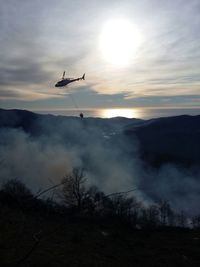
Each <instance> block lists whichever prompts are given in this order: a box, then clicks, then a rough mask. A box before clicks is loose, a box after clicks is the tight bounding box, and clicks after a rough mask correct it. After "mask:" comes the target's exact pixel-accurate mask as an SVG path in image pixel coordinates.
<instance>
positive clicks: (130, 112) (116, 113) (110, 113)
mask: <svg viewBox="0 0 200 267" xmlns="http://www.w3.org/2000/svg"><path fill="white" fill-rule="evenodd" d="M101 117H103V118H113V117H125V118H137V117H138V114H137V111H136V110H135V109H129V108H127V109H126V108H119V109H102V110H101Z"/></svg>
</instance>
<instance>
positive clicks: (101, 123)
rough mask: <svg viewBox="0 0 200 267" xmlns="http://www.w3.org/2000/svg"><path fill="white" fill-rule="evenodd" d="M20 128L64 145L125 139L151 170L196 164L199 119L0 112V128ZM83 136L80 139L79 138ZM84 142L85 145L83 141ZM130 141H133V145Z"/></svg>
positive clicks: (199, 144) (19, 111)
mask: <svg viewBox="0 0 200 267" xmlns="http://www.w3.org/2000/svg"><path fill="white" fill-rule="evenodd" d="M2 127H6V128H20V129H22V130H23V131H25V132H27V133H29V134H30V135H31V136H34V137H36V138H37V136H51V137H52V136H53V137H56V138H57V139H62V140H64V141H65V142H66V143H67V142H70V143H74V144H76V145H77V144H79V145H81V146H82V147H83V146H87V145H88V140H90V139H93V140H94V139H95V138H97V139H104V138H105V139H106V140H107V142H112V144H113V143H114V142H116V145H118V144H119V142H120V141H121V140H123V139H125V138H126V139H127V137H128V142H129V143H128V145H129V144H130V147H131V146H132V147H134V145H135V143H134V142H135V137H137V139H138V140H139V143H140V155H141V156H142V158H143V159H144V160H145V161H147V162H149V163H151V164H152V165H154V166H160V164H162V163H163V162H173V163H183V164H184V165H186V166H187V165H191V164H199V163H200V158H199V147H200V116H187V115H183V116H176V117H167V118H158V119H151V120H140V119H128V118H122V117H117V118H111V119H103V118H84V119H83V120H81V119H80V118H79V117H67V116H55V115H50V114H48V115H41V114H36V113H33V112H30V111H26V110H17V109H13V110H4V109H0V128H2ZM82 136H84V138H82ZM85 140H87V142H86V141H85ZM133 140H134V141H133Z"/></svg>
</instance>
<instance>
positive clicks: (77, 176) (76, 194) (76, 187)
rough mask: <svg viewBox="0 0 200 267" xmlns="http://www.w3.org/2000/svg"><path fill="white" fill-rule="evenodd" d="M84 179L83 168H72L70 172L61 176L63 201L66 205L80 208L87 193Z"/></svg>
mask: <svg viewBox="0 0 200 267" xmlns="http://www.w3.org/2000/svg"><path fill="white" fill-rule="evenodd" d="M86 180H87V179H86V178H85V173H84V169H83V168H74V169H73V170H72V173H70V174H67V175H66V176H65V177H64V178H63V180H62V183H63V189H62V193H63V196H64V202H65V204H66V205H67V206H68V207H74V208H77V209H78V211H81V210H82V208H83V204H84V200H85V199H86V195H87V191H86V188H85V182H86Z"/></svg>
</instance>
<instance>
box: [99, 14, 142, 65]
mask: <svg viewBox="0 0 200 267" xmlns="http://www.w3.org/2000/svg"><path fill="white" fill-rule="evenodd" d="M141 41H142V36H141V33H140V31H139V29H138V28H137V27H136V25H134V24H133V23H131V22H130V21H129V20H127V19H114V20H110V21H107V22H106V23H105V24H104V26H103V29H102V32H101V34H100V49H101V52H102V54H103V57H104V59H105V60H106V61H107V62H108V63H111V64H112V65H115V66H119V67H121V66H126V65H128V64H129V63H130V62H131V60H132V59H133V57H134V55H135V54H136V51H137V49H138V47H139V45H140V44H141Z"/></svg>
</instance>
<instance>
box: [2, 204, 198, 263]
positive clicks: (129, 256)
mask: <svg viewBox="0 0 200 267" xmlns="http://www.w3.org/2000/svg"><path fill="white" fill-rule="evenodd" d="M0 266H3V267H7V266H9V267H11V266H12V267H15V266H31V267H32V266H48V267H53V266H59V267H62V266H81V267H82V266H87V267H88V266H97V267H98V266H111V267H112V266H115V267H116V266H126V267H129V266H138V267H142V266H152V267H159V266H160V267H161V266H163V267H164V266H165V267H167V266H170V267H171V266H181V267H184V266H195V267H196V266H200V232H198V231H189V230H180V229H179V230H175V229H174V230H169V229H166V230H160V231H158V230H157V231H147V230H132V229H130V228H128V227H125V226H119V225H116V224H115V225H114V224H112V223H97V222H91V221H90V222H88V221H86V220H84V221H83V220H82V221H81V222H80V221H78V220H76V221H68V220H66V219H63V218H55V217H54V218H49V217H48V218H44V217H43V216H39V215H38V214H37V215H36V214H35V215H33V214H29V215H27V214H23V213H21V214H20V212H19V211H14V210H11V209H9V208H6V209H5V208H4V209H3V212H2V210H1V217H0Z"/></svg>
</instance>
